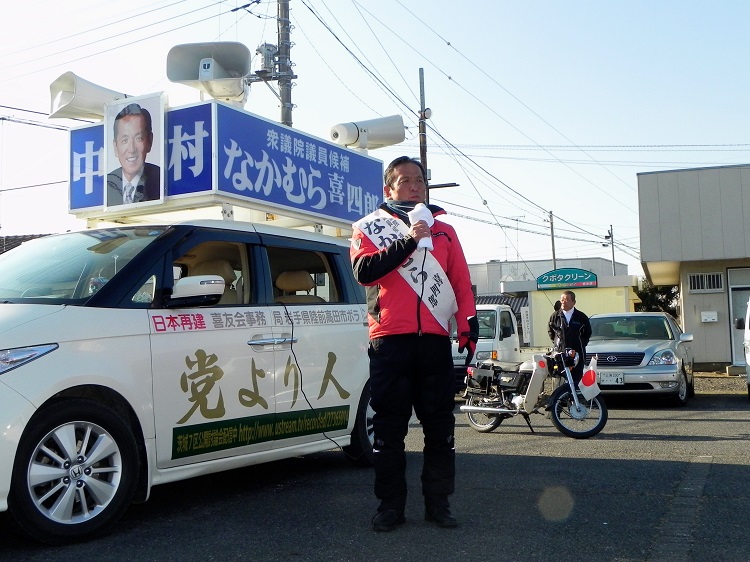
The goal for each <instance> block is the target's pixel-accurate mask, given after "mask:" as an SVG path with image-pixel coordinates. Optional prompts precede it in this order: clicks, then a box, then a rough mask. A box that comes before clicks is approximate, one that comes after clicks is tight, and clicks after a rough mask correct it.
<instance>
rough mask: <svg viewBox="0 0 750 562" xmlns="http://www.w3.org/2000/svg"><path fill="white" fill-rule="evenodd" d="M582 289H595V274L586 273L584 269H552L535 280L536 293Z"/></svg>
mask: <svg viewBox="0 0 750 562" xmlns="http://www.w3.org/2000/svg"><path fill="white" fill-rule="evenodd" d="M584 287H596V273H593V272H591V271H586V270H585V269H575V268H572V267H566V268H562V269H553V270H552V271H548V272H547V273H543V274H542V275H540V276H539V277H537V278H536V288H537V290H538V291H544V290H546V289H573V288H579V289H581V288H584Z"/></svg>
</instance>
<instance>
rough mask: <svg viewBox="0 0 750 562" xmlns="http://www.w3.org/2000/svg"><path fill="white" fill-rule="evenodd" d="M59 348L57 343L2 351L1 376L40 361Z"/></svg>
mask: <svg viewBox="0 0 750 562" xmlns="http://www.w3.org/2000/svg"><path fill="white" fill-rule="evenodd" d="M57 348H58V345H57V344H56V343H49V344H45V345H32V346H29V347H16V348H14V349H0V375H1V374H3V373H6V372H8V371H10V370H12V369H15V368H16V367H20V366H21V365H25V364H26V363H29V362H31V361H33V360H34V359H39V358H40V357H42V356H43V355H47V354H48V353H49V352H51V351H54V350H56V349H57Z"/></svg>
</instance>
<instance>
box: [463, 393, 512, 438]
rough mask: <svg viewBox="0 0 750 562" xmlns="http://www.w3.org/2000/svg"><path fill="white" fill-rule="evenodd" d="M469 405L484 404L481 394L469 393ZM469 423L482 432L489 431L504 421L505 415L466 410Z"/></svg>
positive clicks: (467, 400)
mask: <svg viewBox="0 0 750 562" xmlns="http://www.w3.org/2000/svg"><path fill="white" fill-rule="evenodd" d="M466 405H467V406H484V405H486V404H485V403H484V400H483V399H482V398H481V397H479V396H473V395H469V397H468V398H467V399H466ZM466 417H467V418H468V420H469V425H470V426H471V427H473V428H474V429H476V430H477V431H478V432H480V433H489V432H490V431H492V430H493V429H495V428H497V427H498V426H499V425H500V424H501V423H503V419H504V418H503V417H500V416H499V415H495V414H480V413H476V412H466Z"/></svg>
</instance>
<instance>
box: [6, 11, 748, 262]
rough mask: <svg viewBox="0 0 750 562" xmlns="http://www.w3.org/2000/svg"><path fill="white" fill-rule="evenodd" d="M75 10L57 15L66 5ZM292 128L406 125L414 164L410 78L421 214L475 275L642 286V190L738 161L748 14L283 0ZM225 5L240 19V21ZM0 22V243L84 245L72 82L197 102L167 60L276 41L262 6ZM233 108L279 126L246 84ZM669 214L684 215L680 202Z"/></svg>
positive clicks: (259, 91) (321, 131) (324, 133)
mask: <svg viewBox="0 0 750 562" xmlns="http://www.w3.org/2000/svg"><path fill="white" fill-rule="evenodd" d="M73 5H74V6H75V7H71V6H73ZM289 5H290V14H291V20H292V25H293V28H292V32H291V39H292V42H293V45H292V48H291V59H292V62H293V64H294V72H295V74H296V75H297V78H296V79H295V81H294V87H293V89H292V102H293V103H294V109H293V112H292V119H293V126H294V127H295V128H296V129H299V130H301V131H303V132H305V133H308V134H311V135H314V136H318V137H321V138H325V139H328V138H329V137H328V135H329V130H330V128H331V127H332V126H333V125H335V124H337V123H342V122H349V121H360V120H365V119H372V118H377V117H383V116H387V115H393V114H400V115H402V116H403V118H404V122H405V124H406V126H407V131H406V140H405V141H404V142H403V143H401V144H399V145H396V146H392V147H386V148H382V149H377V150H373V151H371V152H370V155H371V156H373V157H375V158H378V159H380V160H382V161H383V162H384V163H386V164H387V163H388V162H389V161H390V160H392V159H393V158H395V157H397V156H400V155H402V154H407V155H410V156H415V157H418V156H419V140H418V117H417V115H418V113H419V110H420V82H419V69H420V68H422V69H423V74H424V96H425V105H426V106H427V107H429V108H430V109H431V110H432V115H431V117H430V119H429V120H428V121H427V134H426V138H427V164H428V168H429V169H430V170H431V175H432V183H452V182H455V183H457V184H459V186H458V187H449V188H441V189H435V190H433V191H431V193H430V200H431V202H432V203H435V204H437V205H440V206H442V207H444V208H445V210H446V211H447V212H448V218H446V220H447V221H449V222H451V224H453V225H454V226H455V227H456V229H457V231H458V233H459V237H460V239H461V242H462V244H463V247H464V251H465V253H466V255H467V259H468V261H469V263H483V262H486V261H489V260H499V261H505V260H507V261H517V260H520V261H535V260H548V259H551V258H552V257H553V255H552V252H553V250H552V248H553V243H552V242H553V238H552V236H551V229H550V213H551V214H552V224H553V225H554V234H555V236H554V251H555V257H556V258H557V259H558V260H560V259H580V258H589V257H600V258H603V259H606V260H611V259H612V248H611V247H609V246H606V247H605V246H603V245H602V244H603V243H605V242H606V240H605V236H606V235H607V234H608V232H609V230H610V228H611V229H612V232H613V234H614V240H615V245H614V255H615V260H616V261H617V262H619V263H624V264H626V265H627V266H628V272H629V273H630V274H631V275H642V269H641V266H640V261H639V258H638V256H639V252H640V246H641V244H647V243H648V241H647V240H640V238H639V229H638V188H637V174H639V173H646V172H653V171H658V170H674V169H683V168H695V167H710V166H720V165H735V164H745V163H748V161H750V139H749V138H748V131H750V123H749V121H750V116H749V115H748V110H747V92H748V91H750V84H748V81H749V80H750V75H749V74H748V73H747V72H746V71H745V70H744V65H743V64H742V62H741V61H744V60H746V59H747V55H748V52H749V49H748V46H749V43H750V39H749V38H748V36H749V35H750V34H748V33H747V31H746V29H745V28H746V25H747V24H746V22H747V21H748V19H749V18H750V3H746V2H739V1H737V0H735V1H724V0H717V1H713V2H698V1H689V0H682V1H676V0H674V1H673V0H661V1H656V2H655V1H653V0H627V1H625V0H622V1H615V0H612V1H604V2H602V1H601V0H591V1H588V0H571V1H565V2H563V1H556V0H524V1H523V2H510V1H505V0H468V1H467V2H462V3H456V2H445V1H441V0H440V1H439V0H290V2H289ZM238 8H239V9H238ZM3 11H4V17H3V19H4V22H6V24H5V25H4V26H3V27H4V29H3V34H4V36H3V40H2V43H0V69H2V72H0V236H9V235H15V234H33V233H48V232H59V231H64V230H68V229H77V228H82V227H83V226H84V223H83V222H82V221H79V220H77V219H76V218H75V217H73V216H71V215H69V214H68V211H67V177H68V150H69V149H68V129H67V128H68V127H70V126H71V125H75V123H74V122H72V121H70V120H64V119H63V120H61V119H48V118H47V115H48V113H49V109H50V91H49V86H50V84H51V83H52V82H53V81H54V80H55V79H56V78H57V77H59V76H60V75H61V74H63V73H64V72H67V71H72V72H74V73H76V74H77V75H78V76H80V77H82V78H85V79H86V80H89V81H91V82H94V83H96V84H99V85H102V86H105V87H107V88H109V89H112V90H115V91H120V92H125V93H127V94H129V95H134V96H137V95H144V94H149V93H154V92H162V91H163V92H165V93H166V94H167V97H168V99H169V105H170V106H171V107H178V106H180V105H184V104H188V103H193V102H196V101H199V99H200V97H199V93H198V91H197V90H194V89H191V88H188V87H186V86H183V85H180V84H174V83H171V82H170V81H169V80H168V79H167V77H166V60H167V53H168V51H169V49H170V48H171V47H172V46H174V45H178V44H182V43H195V42H207V41H239V42H241V43H244V44H245V45H247V47H248V48H249V49H250V51H251V53H253V55H254V59H253V62H252V68H253V70H254V69H256V68H258V57H257V55H255V49H256V48H257V47H258V46H259V45H260V44H262V43H264V42H268V43H274V44H275V43H276V42H277V37H276V30H277V28H276V2H275V0H273V1H269V0H262V1H258V2H250V3H248V2H247V1H246V0H245V1H243V0H237V1H214V0H201V1H198V0H183V1H176V0H164V1H153V0H149V1H146V0H131V1H129V2H111V1H104V0H96V1H93V0H79V1H77V2H75V3H62V2H56V1H55V2H53V1H52V0H37V1H34V2H17V3H13V4H12V5H9V6H6V7H4V9H3ZM245 109H246V110H248V111H250V112H252V113H255V114H257V115H260V116H262V117H265V118H268V119H272V120H274V121H279V120H280V118H281V117H280V109H279V103H278V100H277V98H276V97H275V95H274V93H273V92H272V91H271V90H270V88H268V87H267V86H266V85H264V84H258V83H256V84H253V85H252V87H251V90H250V94H249V97H248V101H247V104H246V105H245ZM675 204H678V202H677V201H675Z"/></svg>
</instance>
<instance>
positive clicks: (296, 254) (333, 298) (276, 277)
mask: <svg viewBox="0 0 750 562" xmlns="http://www.w3.org/2000/svg"><path fill="white" fill-rule="evenodd" d="M266 251H267V255H268V264H269V267H270V269H271V279H272V280H273V298H274V302H276V303H279V304H310V303H326V302H341V300H342V294H343V293H342V290H341V287H340V286H339V285H338V277H337V276H336V275H334V273H333V272H334V271H335V269H334V267H333V263H334V260H333V259H332V256H330V255H328V254H326V253H325V252H321V251H314V250H305V249H297V248H284V247H279V246H268V247H267V248H266Z"/></svg>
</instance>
